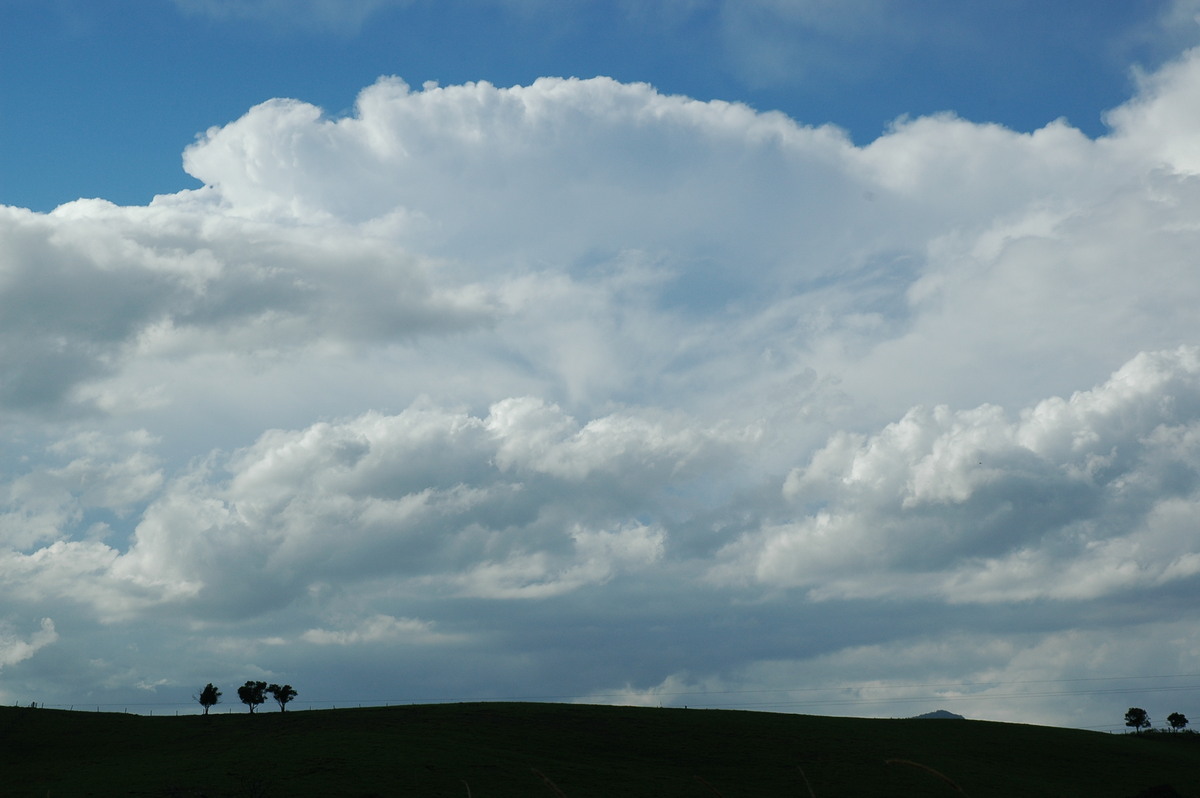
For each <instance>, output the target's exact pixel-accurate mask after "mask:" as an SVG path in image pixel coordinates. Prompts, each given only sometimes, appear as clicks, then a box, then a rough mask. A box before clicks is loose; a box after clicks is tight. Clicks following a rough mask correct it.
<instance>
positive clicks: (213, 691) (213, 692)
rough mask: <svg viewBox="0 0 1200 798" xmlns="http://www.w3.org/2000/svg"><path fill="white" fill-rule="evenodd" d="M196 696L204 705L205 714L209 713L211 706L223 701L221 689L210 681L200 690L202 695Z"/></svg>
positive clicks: (201, 704)
mask: <svg viewBox="0 0 1200 798" xmlns="http://www.w3.org/2000/svg"><path fill="white" fill-rule="evenodd" d="M195 698H196V700H197V701H199V702H200V706H202V707H204V714H205V715H207V714H208V710H209V708H210V707H214V706H216V705H217V704H219V703H220V702H221V691H220V690H218V689H217V688H215V687H213V683H212V682H209V683H208V684H206V685H205V686H204V689H203V690H201V691H200V695H199V696H195Z"/></svg>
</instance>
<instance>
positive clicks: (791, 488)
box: [0, 4, 1200, 720]
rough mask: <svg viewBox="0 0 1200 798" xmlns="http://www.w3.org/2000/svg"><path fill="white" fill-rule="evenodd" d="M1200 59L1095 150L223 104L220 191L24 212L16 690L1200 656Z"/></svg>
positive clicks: (3, 293) (642, 93) (545, 85)
mask: <svg viewBox="0 0 1200 798" xmlns="http://www.w3.org/2000/svg"><path fill="white" fill-rule="evenodd" d="M368 6H370V4H365V5H364V6H363V9H368ZM368 10H369V9H368ZM363 13H366V11H365V10H364V11H363ZM1198 65H1200V53H1198V52H1190V53H1187V54H1185V55H1184V56H1183V57H1182V58H1180V59H1179V60H1178V61H1177V62H1175V63H1173V64H1171V65H1169V66H1167V67H1166V68H1164V69H1163V70H1161V71H1159V72H1157V73H1154V74H1152V75H1147V76H1146V77H1145V78H1144V79H1143V80H1142V82H1141V84H1140V88H1139V90H1138V93H1137V95H1136V96H1135V97H1134V98H1132V99H1131V100H1130V102H1128V103H1127V104H1125V105H1123V106H1121V107H1120V108H1117V109H1115V110H1113V111H1112V112H1111V113H1110V115H1109V117H1108V118H1109V120H1110V123H1111V125H1112V130H1111V133H1110V134H1109V135H1108V136H1105V137H1102V138H1099V139H1091V138H1088V137H1087V136H1084V135H1083V134H1082V133H1080V132H1079V131H1078V130H1076V129H1074V128H1072V127H1071V126H1070V125H1069V124H1067V123H1066V122H1064V121H1059V122H1054V123H1052V124H1050V125H1047V126H1046V127H1044V128H1042V129H1040V130H1037V131H1035V132H1033V133H1028V134H1025V133H1018V132H1014V131H1012V130H1009V129H1006V128H1004V127H1001V126H997V125H988V124H976V123H973V122H969V121H967V120H964V119H961V118H957V117H955V116H952V115H939V116H932V117H921V118H916V119H902V120H898V121H897V122H896V123H895V124H894V125H893V126H892V127H891V128H890V129H889V131H888V132H887V133H886V134H885V135H883V136H881V137H880V138H878V139H877V140H875V141H874V142H871V143H869V144H867V145H865V146H857V145H855V144H854V143H853V142H852V141H851V140H850V139H849V138H848V137H847V136H846V135H844V134H843V133H842V132H841V131H839V130H837V129H835V128H832V127H808V126H804V125H801V124H799V123H797V122H796V121H794V120H792V119H789V118H787V117H786V116H784V115H782V114H779V113H772V112H759V111H755V110H753V109H751V108H749V107H746V106H743V105H738V104H730V103H724V102H700V101H696V100H692V99H689V98H686V97H679V96H668V95H665V94H663V93H660V92H658V91H657V90H655V89H654V88H653V87H651V86H648V85H644V84H623V83H620V82H617V81H614V80H610V79H606V78H597V79H593V80H575V79H558V78H544V79H541V80H538V81H536V82H534V83H532V84H531V85H528V86H515V87H511V88H499V87H496V86H493V85H490V84H487V83H476V84H468V85H461V86H446V87H440V86H436V85H432V84H430V85H426V86H424V87H422V88H421V89H419V90H415V89H413V88H412V87H410V86H408V85H407V84H405V83H404V82H403V81H401V80H399V79H397V78H384V79H381V80H380V81H378V82H377V83H375V84H374V85H372V86H369V87H367V88H366V89H364V90H363V91H362V93H361V95H360V96H359V99H358V102H357V104H356V106H355V108H354V110H353V112H352V113H350V114H348V115H346V116H343V117H332V116H329V115H328V114H326V113H325V112H323V111H322V110H321V109H319V108H316V107H315V106H313V105H310V104H307V103H304V102H302V101H300V100H294V99H276V100H271V101H269V102H266V103H263V104H261V105H258V106H256V107H254V108H252V109H250V110H249V111H248V112H247V113H246V114H245V115H244V116H242V117H241V118H240V119H238V120H236V121H234V122H232V123H230V124H228V125H225V126H223V127H218V128H213V129H210V130H209V131H207V132H206V133H204V134H203V135H202V136H201V137H199V138H198V139H197V141H196V143H195V144H193V145H192V146H191V147H189V148H188V150H187V152H186V153H185V155H184V163H185V166H186V168H187V170H188V171H189V173H190V174H192V175H193V176H195V177H197V178H198V179H200V180H201V181H202V182H203V183H204V186H203V187H202V188H200V189H197V190H194V191H185V192H181V193H178V194H174V195H166V196H160V197H158V198H156V199H155V200H154V201H153V202H152V203H150V204H149V205H147V206H144V207H118V206H115V205H112V204H110V203H107V202H103V201H100V200H80V201H77V202H73V203H69V204H67V205H64V206H62V207H60V208H58V209H56V210H55V211H54V212H52V213H49V214H37V213H32V212H29V211H25V210H21V209H16V208H3V209H0V371H2V373H3V379H2V381H0V418H2V419H3V421H4V425H3V427H2V428H0V444H2V447H0V458H2V459H3V463H4V466H5V468H4V471H3V475H2V477H0V577H2V578H0V606H3V607H4V608H6V609H5V610H4V612H5V614H6V615H5V618H3V619H0V620H4V621H5V622H6V624H7V625H6V626H4V627H3V629H4V630H5V631H4V632H3V634H0V664H3V666H4V667H5V676H6V682H5V685H0V700H4V699H13V700H15V698H14V695H15V693H16V690H17V688H16V687H14V686H12V685H19V686H20V689H21V690H22V691H31V690H36V691H37V692H38V693H39V695H41V696H46V697H47V698H46V700H47V701H49V702H53V697H54V696H61V697H64V698H65V697H67V696H66V692H64V691H66V690H69V689H74V687H75V686H77V685H79V684H87V685H89V686H88V687H87V688H86V689H88V690H90V691H92V692H93V694H113V695H116V694H121V693H120V691H121V690H123V689H138V690H146V689H154V690H156V691H158V693H159V694H165V692H167V691H169V690H171V689H174V690H175V691H176V692H180V693H181V694H188V692H189V691H191V690H194V685H193V684H192V683H193V682H195V683H204V682H205V681H211V680H213V679H215V678H225V677H226V676H228V677H229V679H232V680H236V679H238V678H241V679H244V678H245V677H246V676H248V675H256V674H257V675H264V676H265V675H269V674H273V673H277V672H282V671H285V670H286V671H287V672H288V673H289V674H291V673H296V674H297V675H295V676H294V677H293V676H291V675H289V676H288V681H289V682H292V683H297V684H299V683H301V682H304V683H305V688H304V695H305V696H320V695H322V694H323V693H325V694H329V691H330V690H331V689H332V688H331V685H333V684H336V683H337V677H336V676H334V675H331V674H333V673H334V671H335V669H336V667H337V665H336V662H335V659H336V658H337V657H351V658H355V661H356V662H358V663H360V665H359V666H358V667H360V668H361V671H362V672H364V673H370V674H373V675H372V677H371V678H372V679H373V680H376V681H377V682H379V683H386V681H387V679H386V674H387V673H391V672H394V670H395V668H396V665H397V663H402V664H403V665H404V666H405V667H406V668H407V670H408V672H409V673H411V674H412V682H411V685H412V686H411V687H410V688H406V689H410V690H411V691H412V692H413V693H414V694H417V695H419V696H426V697H428V696H430V695H433V694H437V693H438V692H439V691H443V692H444V691H453V693H452V694H453V695H454V696H455V697H468V696H469V695H478V694H483V695H488V694H490V695H496V694H505V695H508V694H514V693H515V694H518V695H519V694H531V693H537V694H546V693H547V692H548V691H549V692H553V693H554V694H556V695H568V696H593V697H594V696H599V695H619V696H624V697H627V698H629V700H634V699H636V700H663V697H664V696H668V697H667V698H666V700H668V701H669V700H671V699H670V697H669V694H671V693H672V692H680V691H683V690H704V689H713V690H716V689H764V690H771V691H779V694H780V695H785V694H787V691H788V689H789V687H794V686H795V684H796V683H797V682H798V681H799V680H801V679H804V680H808V681H809V682H810V683H812V684H815V685H824V684H836V683H837V680H838V678H839V674H841V675H842V676H841V677H840V678H853V679H859V680H862V681H863V682H866V681H870V680H874V681H880V680H883V681H886V680H887V678H888V677H887V676H886V675H885V674H880V673H879V672H878V669H874V670H873V669H872V667H868V664H869V663H877V662H879V661H880V658H885V659H886V660H887V661H888V662H890V663H892V664H893V665H894V666H895V670H896V671H897V673H902V672H903V671H904V670H905V668H907V667H910V666H911V667H912V668H913V669H914V670H916V669H918V665H920V666H921V667H928V663H929V662H931V661H937V662H940V663H941V664H940V665H939V667H940V668H941V669H942V672H943V673H944V675H945V678H946V679H947V680H949V681H951V682H954V683H958V682H963V681H967V680H970V679H977V680H978V679H980V678H982V677H984V676H987V677H989V678H990V679H991V680H993V681H996V682H1016V681H1021V680H1022V679H1029V678H1038V677H1040V678H1046V679H1051V680H1052V679H1055V678H1061V677H1063V674H1064V673H1067V672H1068V671H1069V668H1070V667H1076V666H1077V665H1078V662H1077V660H1073V659H1070V658H1069V657H1068V658H1066V659H1064V658H1063V657H1064V655H1063V652H1064V651H1069V650H1073V649H1072V647H1073V646H1074V647H1078V645H1080V642H1079V641H1081V640H1086V641H1089V643H1088V644H1089V645H1091V644H1095V641H1096V640H1099V639H1102V637H1103V635H1104V634H1105V633H1106V632H1107V633H1112V632H1113V630H1114V629H1119V630H1120V634H1122V635H1125V636H1129V637H1131V638H1136V639H1138V640H1141V641H1143V642H1144V643H1145V644H1146V645H1153V646H1156V647H1158V649H1159V652H1160V653H1161V654H1162V656H1163V657H1164V658H1165V659H1167V660H1171V661H1176V662H1184V661H1186V659H1187V656H1188V654H1189V652H1190V648H1189V646H1190V643H1187V641H1186V639H1185V637H1184V636H1181V635H1180V633H1179V628H1180V627H1179V626H1178V625H1177V624H1178V623H1180V621H1179V620H1178V618H1179V617H1180V613H1181V612H1182V613H1183V615H1184V616H1185V617H1186V618H1187V619H1191V620H1194V618H1192V615H1191V613H1192V610H1191V609H1189V608H1188V606H1190V605H1187V602H1186V601H1182V600H1181V597H1183V598H1188V597H1191V596H1192V595H1193V594H1194V590H1195V585H1196V582H1197V572H1198V571H1200V549H1198V547H1197V543H1196V542H1195V540H1194V536H1193V535H1191V534H1190V531H1189V519H1190V518H1193V517H1194V515H1195V510H1196V506H1197V503H1198V501H1200V494H1198V493H1197V479H1196V474H1197V472H1198V471H1197V469H1198V467H1200V459H1198V458H1200V449H1198V448H1197V441H1200V431H1198V430H1200V427H1198V426H1197V425H1198V424H1200V353H1198V350H1197V348H1196V347H1197V343H1198V341H1200V330H1198V329H1197V322H1196V314H1195V312H1194V309H1195V308H1196V307H1197V306H1198V304H1200V281H1198V280H1197V279H1196V276H1195V274H1194V267H1195V254H1194V253H1195V252H1197V251H1200V240H1198V228H1197V226H1196V224H1195V221H1194V220H1195V219H1196V218H1198V215H1200V182H1198V181H1200V176H1198V175H1197V172H1198V166H1197V164H1198V163H1200V161H1198V156H1197V151H1196V149H1195V145H1194V136H1193V135H1192V134H1193V133H1194V129H1195V127H1196V123H1197V121H1200V120H1197V118H1196V110H1195V109H1196V107H1197V104H1196V103H1195V102H1194V100H1195V98H1196V97H1197V95H1198V93H1200V66H1198ZM1132 599H1136V602H1134V601H1132ZM1131 606H1135V607H1136V609H1134V610H1129V609H1128V608H1129V607H1131ZM1117 608H1126V611H1123V612H1117V611H1116V609H1117ZM42 618H52V619H53V622H51V621H49V620H47V621H46V622H45V624H43V626H42V627H41V631H33V632H31V631H30V630H31V629H34V630H36V629H37V628H38V624H39V623H42V622H41V619H42ZM831 619H833V620H831ZM9 630H11V631H9ZM718 640H721V641H726V642H727V643H729V644H726V643H722V645H716V643H715V642H714V641H718ZM730 641H731V642H730ZM135 645H136V647H137V651H133V650H132V647H133V646H135ZM985 654H986V656H985ZM1139 657H1140V655H1139V654H1137V653H1136V652H1133V653H1131V652H1129V651H1119V650H1104V651H1100V652H1099V653H1097V655H1096V658H1095V659H1094V661H1093V663H1092V664H1091V665H1090V666H1089V667H1093V668H1098V669H1100V672H1101V673H1109V674H1111V673H1120V672H1126V670H1127V669H1132V672H1138V669H1139V668H1142V667H1143V662H1144V660H1142V659H1139ZM479 661H487V662H489V663H493V664H494V670H493V671H492V672H490V673H489V674H480V673H479V671H478V669H477V668H476V667H475V666H472V665H471V664H470V663H471V662H479ZM1064 662H1066V663H1067V664H1066V665H1064V664H1062V663H1064ZM35 665H38V667H37V668H35V667H34V666H35ZM43 665H45V666H47V667H45V668H42V666H43ZM51 665H52V666H53V667H49V666H51ZM1180 667H1186V666H1183V665H1181V666H1180ZM39 668H41V669H39ZM66 670H70V671H71V672H73V673H80V674H85V676H83V677H80V678H79V679H77V680H75V681H73V683H72V684H71V685H56V683H54V682H53V679H52V676H49V675H46V676H42V675H40V674H52V673H55V672H60V671H66ZM1143 672H1148V671H1143ZM1030 674H1037V675H1038V676H1037V677H1033V676H1030ZM14 680H15V681H14ZM164 680H165V681H164ZM138 685H140V686H141V687H138ZM379 689H380V690H383V689H384V688H379ZM109 691H112V692H111V693H109ZM966 692H970V691H966ZM863 695H865V693H863V694H862V695H860V696H859V698H860V699H861V698H862V697H863ZM887 695H890V696H895V695H896V694H895V693H887ZM377 697H379V696H377ZM388 697H389V698H394V697H395V696H388ZM885 697H886V696H885ZM364 698H367V697H364ZM960 698H961V700H963V701H967V700H972V699H970V698H968V697H967V696H965V695H964V696H961V697H960ZM781 700H782V699H781ZM975 700H978V701H979V702H983V701H985V700H986V696H984V695H982V694H979V695H976V697H975ZM67 703H69V702H67ZM680 703H696V702H695V700H694V699H692V700H691V701H683V700H681V701H680ZM966 706H967V705H964V708H966ZM984 706H985V705H984V704H982V703H980V704H977V705H975V707H974V708H983V707H984ZM879 707H880V712H881V713H884V714H886V713H887V712H888V711H889V709H890V708H891V707H889V706H885V705H882V704H881V705H879ZM1045 711H1046V713H1047V714H1046V715H1045V716H1035V715H1034V714H1030V712H1031V711H1025V714H1023V715H1022V718H1023V719H1026V720H1028V719H1032V718H1035V717H1039V719H1047V720H1048V719H1050V715H1052V714H1053V712H1054V711H1055V710H1054V709H1053V708H1051V709H1048V710H1045ZM991 712H992V714H993V715H995V712H996V711H995V710H994V709H993V710H991ZM964 714H975V713H973V712H972V709H966V711H965V712H964Z"/></svg>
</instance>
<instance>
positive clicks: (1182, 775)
mask: <svg viewBox="0 0 1200 798" xmlns="http://www.w3.org/2000/svg"><path fill="white" fill-rule="evenodd" d="M222 708H224V707H222ZM0 773H2V774H3V776H2V777H0V778H2V780H3V781H2V783H0V794H4V795H36V796H47V795H50V796H77V795H147V796H151V795H163V796H166V795H170V796H217V795H222V796H223V795H232V796H238V795H245V796H294V795H352V796H372V795H381V796H382V795H386V796H395V795H412V796H430V797H431V798H432V797H436V796H454V797H455V798H465V797H466V796H470V798H505V797H508V796H513V797H515V796H520V797H521V798H527V797H528V796H539V795H544V796H550V797H552V796H555V795H557V794H559V791H560V792H561V794H563V795H566V796H568V798H612V797H613V796H656V797H657V798H669V797H671V796H680V797H681V798H682V797H683V796H689V797H691V798H704V796H710V797H711V796H714V795H720V796H724V797H725V798H737V796H772V797H774V796H800V797H801V798H803V797H804V796H808V795H810V794H811V795H814V796H816V797H817V798H832V797H833V796H849V795H854V796H895V795H905V796H925V795H927V796H954V795H960V794H965V795H967V796H971V797H972V798H985V797H986V796H1011V795H1024V796H1038V795H1045V796H1056V798H1067V797H1069V796H1079V797H1080V798H1084V797H1085V796H1086V798H1104V796H1112V797H1113V798H1125V797H1126V796H1134V795H1137V794H1139V793H1141V792H1143V791H1144V790H1146V789H1147V788H1151V787H1155V786H1158V785H1170V787H1171V788H1172V789H1173V790H1175V791H1176V792H1177V793H1178V794H1180V795H1184V796H1200V735H1166V734H1160V735H1152V736H1146V735H1143V736H1132V735H1108V734H1099V733H1094V732H1084V731H1076V730H1070V729H1056V728H1047V727H1038V726H1022V725H1013V724H1001V723H987V722H982V721H959V720H943V721H940V722H930V721H928V720H917V719H910V720H867V719H856V718H824V717H816V716H811V715H784V714H773V713H760V712H733V711H719V710H694V709H693V710H686V709H640V708H629V707H604V706H578V705H561V704H499V703H486V704H435V705H421V706H406V707H391V708H371V709H351V710H322V711H308V712H288V713H278V712H275V713H265V712H264V713H263V714H255V715H249V714H247V713H237V714H226V713H219V714H214V715H211V716H208V717H205V716H187V717H167V718H155V717H140V716H135V715H121V714H104V713H87V712H64V711H56V710H46V709H26V708H10V707H3V708H0ZM810 791H811V792H810ZM960 791H961V792H960ZM1166 794H1167V795H1170V794H1171V793H1166Z"/></svg>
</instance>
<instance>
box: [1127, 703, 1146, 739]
mask: <svg viewBox="0 0 1200 798" xmlns="http://www.w3.org/2000/svg"><path fill="white" fill-rule="evenodd" d="M1125 725H1126V726H1129V727H1130V728H1132V729H1133V730H1134V731H1135V732H1139V733H1140V732H1141V730H1142V729H1148V728H1150V716H1149V715H1147V714H1146V710H1144V709H1142V708H1141V707H1130V708H1129V711H1128V712H1126V713H1125Z"/></svg>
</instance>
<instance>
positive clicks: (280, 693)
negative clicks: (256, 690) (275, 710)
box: [267, 684, 296, 712]
mask: <svg viewBox="0 0 1200 798" xmlns="http://www.w3.org/2000/svg"><path fill="white" fill-rule="evenodd" d="M267 692H268V693H270V694H271V697H272V698H274V699H275V703H277V704H279V711H280V712H283V711H284V710H286V709H287V702H289V701H291V700H292V699H293V698H295V697H296V691H295V690H294V689H293V688H292V686H291V685H290V684H285V685H283V686H282V687H281V686H279V685H277V684H273V685H271V686H270V687H268V688H267Z"/></svg>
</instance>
